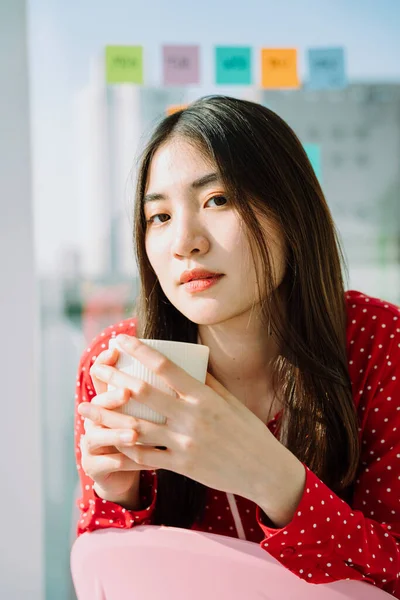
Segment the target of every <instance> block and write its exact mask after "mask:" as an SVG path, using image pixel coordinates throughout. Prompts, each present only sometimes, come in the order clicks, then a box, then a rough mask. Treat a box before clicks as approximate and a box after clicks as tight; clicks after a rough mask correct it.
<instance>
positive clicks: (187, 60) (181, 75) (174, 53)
mask: <svg viewBox="0 0 400 600" xmlns="http://www.w3.org/2000/svg"><path fill="white" fill-rule="evenodd" d="M199 50H200V49H199V46H163V71H164V85H188V84H196V83H199Z"/></svg>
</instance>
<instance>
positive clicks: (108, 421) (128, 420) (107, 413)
mask: <svg viewBox="0 0 400 600" xmlns="http://www.w3.org/2000/svg"><path fill="white" fill-rule="evenodd" d="M77 411H78V413H79V414H80V415H82V416H83V417H85V418H86V419H89V420H90V421H92V423H93V424H94V425H96V426H97V427H108V428H109V429H136V427H137V426H138V419H135V417H132V416H131V415H125V414H123V413H119V412H117V411H115V410H108V409H107V408H103V407H101V406H97V405H96V404H93V400H92V402H81V403H80V404H79V405H78V408H77ZM86 427H87V429H90V428H91V425H89V424H87V425H86Z"/></svg>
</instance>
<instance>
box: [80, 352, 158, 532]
mask: <svg viewBox="0 0 400 600" xmlns="http://www.w3.org/2000/svg"><path fill="white" fill-rule="evenodd" d="M102 341H103V340H102ZM103 349H104V348H98V353H100V352H101V351H102V350H103ZM89 350H90V353H89V354H88V352H87V351H85V352H84V354H83V355H82V357H81V360H80V363H79V367H78V375H77V380H76V394H75V457H76V466H77V470H78V476H79V480H80V486H81V497H80V498H79V499H78V500H77V505H78V507H79V510H80V517H79V521H78V524H77V535H78V536H79V535H80V534H82V533H84V532H86V531H94V530H96V529H104V528H107V527H116V528H119V529H128V528H130V527H133V526H135V525H146V524H150V523H151V520H152V515H153V513H154V509H155V504H156V498H157V475H156V472H155V471H142V472H141V475H140V499H141V506H142V507H144V508H143V509H141V510H137V511H134V510H128V509H125V508H123V507H122V506H120V505H119V504H115V503H114V502H109V501H107V500H103V499H102V498H100V497H99V496H98V495H97V494H96V492H95V491H94V490H93V484H94V482H93V480H92V479H91V478H90V477H88V476H87V475H86V474H85V473H84V471H83V469H82V466H81V450H80V445H79V444H80V438H81V436H82V435H84V434H85V430H84V427H83V421H84V419H83V417H81V415H80V414H79V413H78V410H77V408H78V405H79V404H80V402H90V401H91V400H92V398H93V397H94V396H95V390H94V387H93V384H92V380H91V377H90V374H89V369H90V367H91V365H92V363H93V362H94V360H95V359H96V356H92V353H94V354H95V355H96V354H97V353H96V348H95V347H93V345H92V348H89Z"/></svg>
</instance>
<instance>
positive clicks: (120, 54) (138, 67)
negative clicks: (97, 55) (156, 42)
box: [106, 46, 143, 84]
mask: <svg viewBox="0 0 400 600" xmlns="http://www.w3.org/2000/svg"><path fill="white" fill-rule="evenodd" d="M106 82H107V83H109V84H113V83H138V84H141V83H143V49H142V46H106Z"/></svg>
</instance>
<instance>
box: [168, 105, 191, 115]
mask: <svg viewBox="0 0 400 600" xmlns="http://www.w3.org/2000/svg"><path fill="white" fill-rule="evenodd" d="M188 106H189V105H188V104H172V105H171V106H168V107H167V111H166V112H167V115H168V116H169V115H173V114H174V113H176V112H178V110H184V109H185V108H187V107H188Z"/></svg>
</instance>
